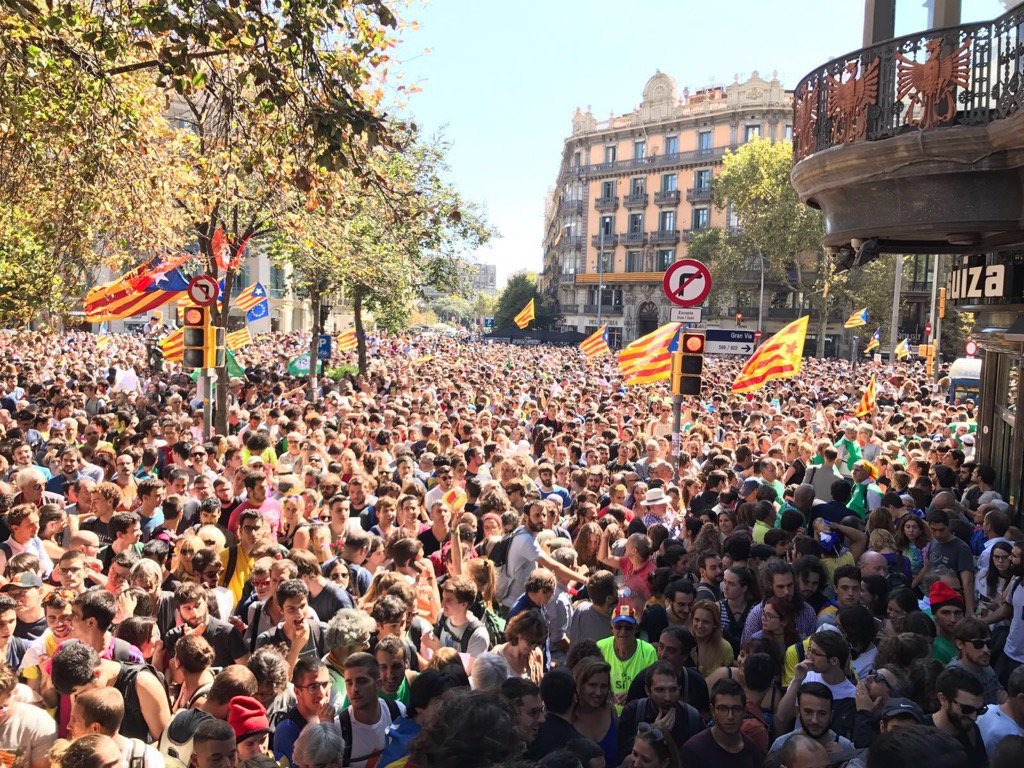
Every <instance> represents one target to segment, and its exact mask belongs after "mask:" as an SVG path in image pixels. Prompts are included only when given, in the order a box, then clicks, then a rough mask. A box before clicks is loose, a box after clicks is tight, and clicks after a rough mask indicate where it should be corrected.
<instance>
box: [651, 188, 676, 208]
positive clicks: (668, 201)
mask: <svg viewBox="0 0 1024 768" xmlns="http://www.w3.org/2000/svg"><path fill="white" fill-rule="evenodd" d="M654 204H655V205H678V204H679V190H678V189H670V190H666V191H664V192H655V193H654Z"/></svg>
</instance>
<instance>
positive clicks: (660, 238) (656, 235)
mask: <svg viewBox="0 0 1024 768" xmlns="http://www.w3.org/2000/svg"><path fill="white" fill-rule="evenodd" d="M678 242H679V230H678V229H656V230H655V231H654V232H651V245H676V244H677V243H678Z"/></svg>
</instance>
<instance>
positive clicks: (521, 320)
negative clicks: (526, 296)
mask: <svg viewBox="0 0 1024 768" xmlns="http://www.w3.org/2000/svg"><path fill="white" fill-rule="evenodd" d="M536 317H537V315H536V312H535V310H534V306H533V299H530V301H529V303H528V304H527V305H526V306H525V307H523V309H522V311H521V312H520V313H519V314H518V315H516V316H515V317H514V318H513V322H515V324H516V325H518V326H519V328H520V330H525V328H526V326H528V325H529V324H530V321H531V320H534V319H535V318H536Z"/></svg>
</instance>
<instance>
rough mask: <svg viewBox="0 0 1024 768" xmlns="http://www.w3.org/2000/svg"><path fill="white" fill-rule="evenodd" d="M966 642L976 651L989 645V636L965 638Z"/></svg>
mask: <svg viewBox="0 0 1024 768" xmlns="http://www.w3.org/2000/svg"><path fill="white" fill-rule="evenodd" d="M964 642H965V643H967V644H969V645H970V646H971V647H972V648H974V650H976V651H980V650H981V649H982V648H988V647H989V638H987V637H974V638H971V639H970V640H964Z"/></svg>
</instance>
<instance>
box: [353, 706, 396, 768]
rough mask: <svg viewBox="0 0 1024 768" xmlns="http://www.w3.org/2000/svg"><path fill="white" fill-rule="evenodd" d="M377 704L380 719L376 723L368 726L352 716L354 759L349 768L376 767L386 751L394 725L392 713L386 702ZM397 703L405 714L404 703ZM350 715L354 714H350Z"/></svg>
mask: <svg viewBox="0 0 1024 768" xmlns="http://www.w3.org/2000/svg"><path fill="white" fill-rule="evenodd" d="M377 703H378V704H379V706H380V718H379V719H378V720H377V722H376V723H373V724H372V725H366V724H365V723H360V722H359V721H358V720H356V718H355V716H354V715H353V716H352V750H351V754H352V758H351V762H349V763H348V768H366V766H368V765H369V766H371V767H372V766H376V764H377V761H378V760H379V759H380V754H381V752H383V751H384V743H385V736H386V735H387V731H388V728H390V727H391V723H392V720H391V711H390V710H389V709H388V707H387V704H385V702H384V701H382V700H380V699H378V700H377ZM395 703H396V704H398V709H399V710H400V711H401V712H402V714H405V712H404V707H403V705H402V703H401V702H395ZM349 709H351V707H350V708H349ZM349 714H350V715H351V714H352V713H351V712H349Z"/></svg>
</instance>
